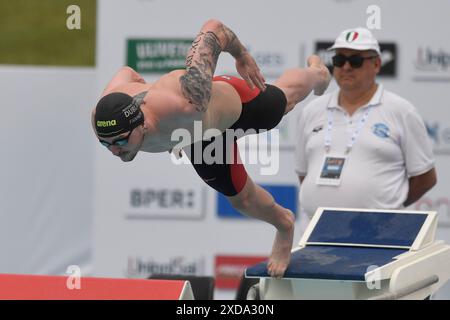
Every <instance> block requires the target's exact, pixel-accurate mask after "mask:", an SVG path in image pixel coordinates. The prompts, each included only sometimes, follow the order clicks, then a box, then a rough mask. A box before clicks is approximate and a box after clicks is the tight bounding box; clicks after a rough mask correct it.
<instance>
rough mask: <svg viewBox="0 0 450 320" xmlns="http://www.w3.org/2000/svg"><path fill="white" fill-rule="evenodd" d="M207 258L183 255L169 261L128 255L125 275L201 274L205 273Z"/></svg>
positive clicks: (131, 276) (139, 276)
mask: <svg viewBox="0 0 450 320" xmlns="http://www.w3.org/2000/svg"><path fill="white" fill-rule="evenodd" d="M204 269H205V260H204V258H198V259H195V260H189V259H188V258H186V257H183V256H177V257H173V258H169V259H168V260H167V261H156V260H154V259H148V260H145V259H142V258H140V257H128V261H127V268H126V271H125V275H126V276H127V277H129V278H148V277H149V276H151V275H156V274H159V275H160V274H164V275H180V274H182V275H200V274H203V273H204Z"/></svg>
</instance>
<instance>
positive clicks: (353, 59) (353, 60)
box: [332, 54, 376, 68]
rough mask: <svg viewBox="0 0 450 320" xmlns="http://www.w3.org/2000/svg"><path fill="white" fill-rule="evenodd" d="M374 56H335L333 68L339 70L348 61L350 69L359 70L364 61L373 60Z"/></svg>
mask: <svg viewBox="0 0 450 320" xmlns="http://www.w3.org/2000/svg"><path fill="white" fill-rule="evenodd" d="M375 57H376V56H369V57H362V56H360V55H353V56H350V57H346V56H344V55H343V54H337V55H335V56H334V57H333V58H332V60H333V66H334V67H338V68H341V67H343V66H344V65H345V63H346V62H347V61H348V63H349V64H350V66H351V67H352V68H361V66H362V65H363V63H364V60H367V59H372V58H375Z"/></svg>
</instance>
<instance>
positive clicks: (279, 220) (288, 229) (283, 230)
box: [227, 176, 294, 278]
mask: <svg viewBox="0 0 450 320" xmlns="http://www.w3.org/2000/svg"><path fill="white" fill-rule="evenodd" d="M227 198H228V200H229V201H230V203H231V204H232V205H233V207H234V208H235V209H237V210H239V211H240V212H242V213H243V214H245V215H247V216H250V217H252V218H256V219H259V220H263V221H266V222H268V223H270V224H272V225H273V226H274V227H275V228H276V229H277V232H276V235H275V240H274V243H273V247H272V252H271V254H270V258H269V263H268V273H269V275H271V276H272V277H277V278H279V277H282V276H283V274H284V271H285V270H286V268H287V266H288V265H289V261H290V258H291V249H292V241H293V237H294V215H293V213H292V212H291V211H290V210H289V209H286V208H283V207H282V206H280V205H279V204H277V203H276V202H275V200H274V198H273V197H272V196H271V195H270V193H269V192H267V191H266V190H264V189H263V188H261V187H260V186H258V185H256V184H255V183H254V182H253V181H252V179H251V178H250V177H248V176H247V181H246V183H245V186H244V188H243V189H242V190H241V191H240V192H239V193H238V194H237V195H235V196H229V197H227Z"/></svg>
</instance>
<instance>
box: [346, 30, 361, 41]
mask: <svg viewBox="0 0 450 320" xmlns="http://www.w3.org/2000/svg"><path fill="white" fill-rule="evenodd" d="M358 35H359V33H358V32H356V31H350V32H349V33H347V35H346V36H345V40H347V42H353V41H355V40H356V39H357V38H358Z"/></svg>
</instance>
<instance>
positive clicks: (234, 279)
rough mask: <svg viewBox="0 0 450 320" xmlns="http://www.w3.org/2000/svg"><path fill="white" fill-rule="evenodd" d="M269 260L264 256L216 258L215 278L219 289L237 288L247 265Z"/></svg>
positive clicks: (223, 256)
mask: <svg viewBox="0 0 450 320" xmlns="http://www.w3.org/2000/svg"><path fill="white" fill-rule="evenodd" d="M264 260H267V257H262V256H228V255H221V256H216V258H215V267H214V273H215V279H216V287H217V288H218V289H237V288H238V287H239V284H240V282H241V278H242V276H243V274H244V272H245V269H246V268H247V267H250V266H252V265H255V264H257V263H260V262H263V261H264Z"/></svg>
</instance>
